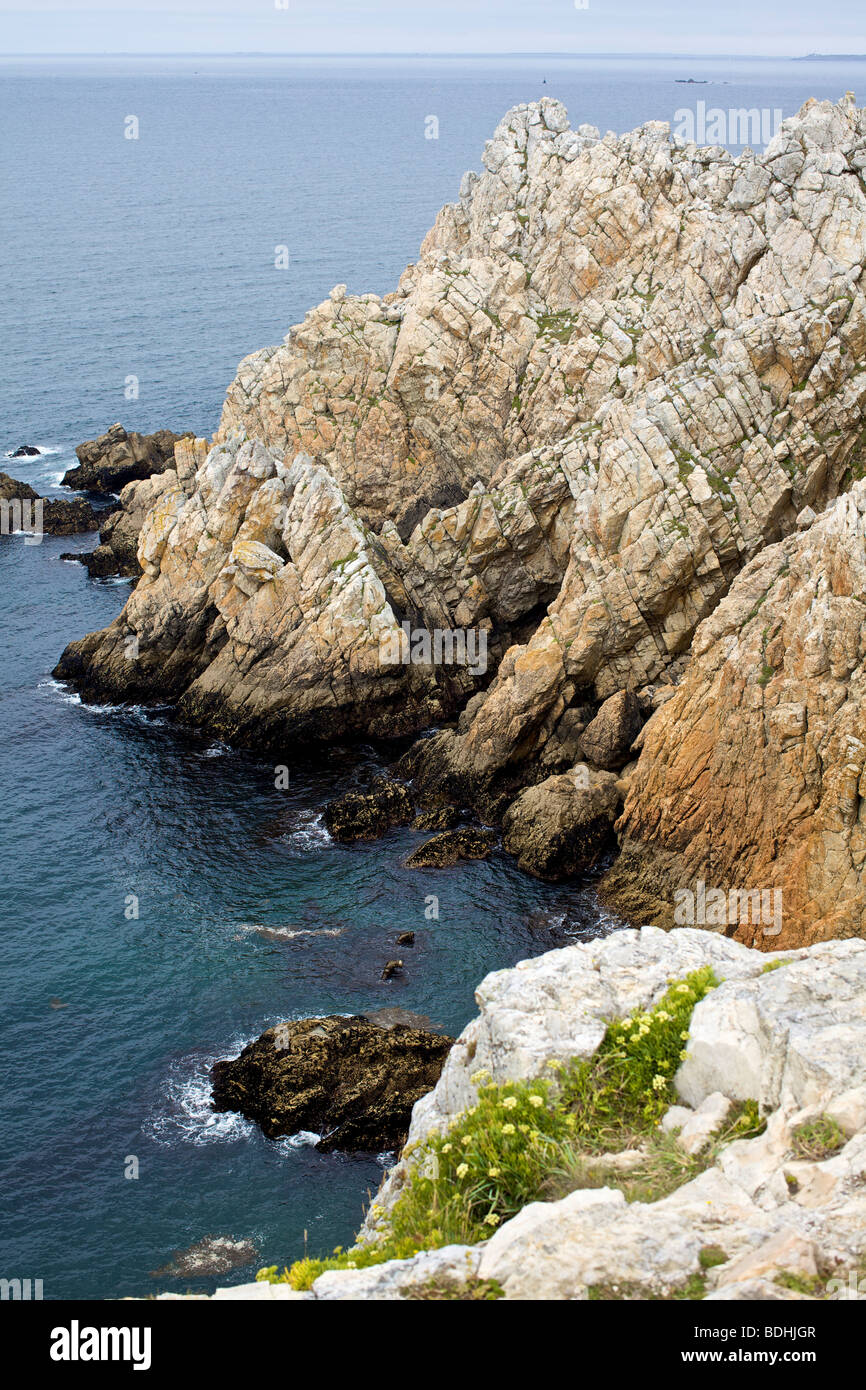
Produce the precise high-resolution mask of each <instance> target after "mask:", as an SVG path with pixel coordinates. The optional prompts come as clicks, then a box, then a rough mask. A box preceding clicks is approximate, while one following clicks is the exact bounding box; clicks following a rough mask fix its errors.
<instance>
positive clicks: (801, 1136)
mask: <svg viewBox="0 0 866 1390" xmlns="http://www.w3.org/2000/svg"><path fill="white" fill-rule="evenodd" d="M792 1138H793V1144H792V1147H793V1150H794V1153H795V1155H796V1156H797V1158H803V1159H807V1160H808V1161H809V1162H813V1163H814V1162H817V1161H818V1160H819V1159H822V1158H832V1156H833V1154H837V1153H838V1152H839V1150H840V1149H844V1147H845V1144H846V1143H847V1140H846V1139H845V1135H844V1134H843V1133H842V1131H841V1129H840V1128H839V1126H838V1125H837V1123H836V1121H835V1120H831V1118H830V1116H829V1115H818V1116H817V1118H816V1119H814V1120H807V1121H806V1122H805V1124H802V1125H798V1126H797V1128H796V1129H795V1130H794V1133H793V1136H792Z"/></svg>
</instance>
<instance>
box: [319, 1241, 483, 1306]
mask: <svg viewBox="0 0 866 1390" xmlns="http://www.w3.org/2000/svg"><path fill="white" fill-rule="evenodd" d="M483 1253H484V1247H483V1245H446V1246H444V1247H443V1248H442V1249H441V1250H425V1251H423V1252H422V1253H421V1254H420V1255H415V1256H413V1258H412V1259H410V1260H388V1261H387V1262H386V1263H385V1264H381V1265H371V1266H370V1267H369V1268H368V1269H357V1270H356V1269H347V1270H342V1269H341V1270H329V1271H328V1273H326V1274H320V1275H319V1277H318V1279H317V1280H316V1281H315V1283H314V1284H313V1297H314V1298H317V1299H321V1300H325V1301H331V1300H336V1299H350V1300H354V1299H364V1298H375V1299H377V1300H383V1299H384V1300H385V1301H399V1300H401V1299H402V1298H403V1297H404V1291H405V1290H406V1289H408V1288H411V1287H413V1286H418V1285H421V1284H430V1283H433V1282H435V1283H437V1284H438V1283H451V1284H456V1285H460V1284H465V1283H466V1282H467V1281H468V1280H471V1279H474V1278H476V1276H477V1275H478V1271H479V1267H480V1264H481V1260H482V1256H483Z"/></svg>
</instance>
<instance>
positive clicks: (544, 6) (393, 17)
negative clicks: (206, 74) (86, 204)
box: [0, 0, 866, 55]
mask: <svg viewBox="0 0 866 1390" xmlns="http://www.w3.org/2000/svg"><path fill="white" fill-rule="evenodd" d="M578 3H579V4H582V3H583V0H578ZM284 5H285V7H283V6H284ZM0 51H2V52H4V53H189V52H199V53H237V52H265V53H311V52H316V53H322V52H330V53H388V52H391V53H409V52H412V53H418V52H423V53H448V52H463V53H503V52H505V53H514V52H521V53H532V52H547V53H605V52H606V53H612V52H615V53H740V54H774V55H775V54H778V55H797V54H804V53H811V52H820V53H866V0H822V3H820V4H817V3H816V2H815V0H725V2H724V3H722V4H708V3H707V0H588V8H587V9H579V8H577V5H576V4H575V0H182V3H180V4H177V3H172V0H90V3H89V4H87V5H81V4H78V3H75V0H28V3H27V4H26V6H25V5H23V4H22V3H21V0H0Z"/></svg>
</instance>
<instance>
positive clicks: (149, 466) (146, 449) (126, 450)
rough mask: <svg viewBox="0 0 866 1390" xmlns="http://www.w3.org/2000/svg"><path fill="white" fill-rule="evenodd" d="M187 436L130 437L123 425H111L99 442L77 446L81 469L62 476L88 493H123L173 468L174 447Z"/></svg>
mask: <svg viewBox="0 0 866 1390" xmlns="http://www.w3.org/2000/svg"><path fill="white" fill-rule="evenodd" d="M188 437H189V432H188V433H187V434H184V435H181V434H174V433H173V432H172V431H171V430H157V431H156V433H155V434H137V433H136V432H135V431H132V433H130V434H127V432H126V430H125V429H124V428H123V425H121V424H116V425H112V426H111V427H110V428H109V429H107V430H106V432H105V434H101V435H100V436H99V438H98V439H88V440H86V441H85V442H84V443H83V444H79V445H78V448H77V449H76V450H75V452H76V454H77V455H78V466H77V468H70V469H68V470H67V472H66V473H65V474H64V475H63V485H64V487H74V488H78V489H79V490H82V491H84V490H86V491H88V492H110V493H115V492H120V490H121V488H123V487H125V486H126V484H127V483H131V482H134V481H137V480H139V479H141V478H149V477H150V476H151V475H152V474H154V473H163V472H164V471H165V470H166V469H167V468H171V467H172V466H173V463H174V446H175V444H176V443H177V441H178V440H179V439H185V438H188Z"/></svg>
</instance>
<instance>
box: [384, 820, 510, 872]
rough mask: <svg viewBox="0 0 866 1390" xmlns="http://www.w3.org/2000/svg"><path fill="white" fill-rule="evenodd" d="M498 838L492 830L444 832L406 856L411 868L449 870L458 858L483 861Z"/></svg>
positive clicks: (457, 861) (408, 865) (469, 828)
mask: <svg viewBox="0 0 866 1390" xmlns="http://www.w3.org/2000/svg"><path fill="white" fill-rule="evenodd" d="M498 839H499V836H498V835H497V834H496V833H495V832H494V831H492V830H476V829H474V828H473V827H468V828H467V829H466V830H446V831H445V832H444V834H442V835H434V836H433V839H432V840H426V841H425V842H424V844H423V845H419V846H418V848H417V849H416V850H413V852H412V853H411V854H410V855H409V858H408V859H407V860H406V866H407V868H410V869H448V868H450V867H451V865H452V864H457V863H459V862H460V860H461V859H486V858H487V856H488V854H489V853H490V851H491V850H492V849H493V847H494V845H495V844H496V842H497V840H498Z"/></svg>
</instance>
